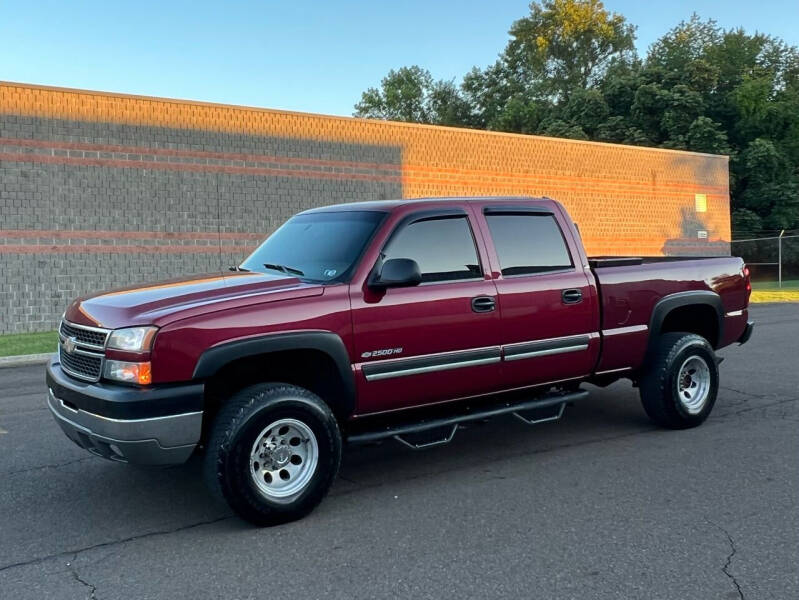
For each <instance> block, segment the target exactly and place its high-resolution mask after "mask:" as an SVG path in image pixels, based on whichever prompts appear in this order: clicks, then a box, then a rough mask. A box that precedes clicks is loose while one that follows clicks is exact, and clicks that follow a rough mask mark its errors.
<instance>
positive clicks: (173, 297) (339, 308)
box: [66, 199, 748, 416]
mask: <svg viewBox="0 0 799 600" xmlns="http://www.w3.org/2000/svg"><path fill="white" fill-rule="evenodd" d="M498 202H500V203H501V204H502V205H503V206H506V205H509V204H511V205H516V204H518V205H519V206H531V205H534V206H539V207H542V208H545V209H547V210H550V211H552V212H553V213H554V216H555V218H556V220H557V222H558V224H559V225H560V227H561V229H562V233H563V236H564V238H565V240H566V243H567V246H568V249H569V252H570V253H571V256H572V260H573V262H574V268H573V269H569V270H564V271H562V272H557V273H539V274H531V275H524V276H514V277H503V276H502V274H501V272H500V268H499V261H498V257H497V254H496V251H495V248H494V245H493V241H492V238H491V234H490V231H489V228H488V225H487V223H486V220H485V217H484V215H483V207H484V206H491V205H496V204H497V203H498ZM359 206H360V207H363V208H359V210H381V211H384V212H388V213H389V214H388V216H387V217H386V218H385V219H384V220H383V222H382V224H381V225H380V227H379V229H378V230H377V233H376V234H375V236H374V237H373V238H372V240H371V242H370V243H369V245H368V247H367V248H366V250H365V251H364V252H363V254H362V256H361V258H360V261H359V263H358V265H357V268H356V269H355V271H354V273H353V275H352V277H351V280H350V281H349V283H336V284H330V285H324V284H311V283H304V282H302V281H301V280H300V279H298V278H296V277H293V276H282V275H267V274H262V273H242V272H231V273H225V274H214V275H208V276H196V277H192V278H187V279H184V280H175V281H170V282H163V283H158V284H153V285H144V286H135V287H130V288H127V289H123V290H117V291H113V292H107V293H102V294H98V295H95V296H91V297H87V298H82V299H78V300H76V301H74V302H73V303H72V304H71V305H70V307H69V308H68V310H67V313H66V318H67V320H69V321H72V322H75V323H79V324H85V325H94V326H99V327H105V328H112V329H114V328H120V327H129V326H134V325H155V326H157V327H159V328H160V329H159V331H158V334H157V335H156V338H155V342H154V346H153V349H152V352H151V353H145V356H146V357H149V358H150V359H151V361H152V373H153V383H156V384H157V383H168V382H180V381H188V380H190V379H191V378H192V376H193V371H194V368H195V365H196V364H197V361H198V359H199V357H200V355H201V354H202V353H203V352H204V351H205V350H207V349H209V348H211V347H214V346H217V345H219V344H222V343H226V342H231V341H234V340H242V339H246V338H251V337H256V336H264V335H269V334H275V333H280V332H288V331H326V332H332V333H335V334H336V335H338V336H339V337H340V338H341V340H342V341H343V342H344V345H345V347H346V349H347V351H348V353H349V358H350V363H351V365H352V369H353V374H354V377H355V382H356V388H357V405H356V410H355V416H359V415H364V414H372V413H377V412H383V411H391V410H396V409H401V408H408V407H412V406H421V405H425V404H432V403H437V402H443V401H448V400H453V399H457V398H465V397H470V396H477V395H483V394H488V393H492V392H497V391H502V390H509V389H516V388H523V387H531V386H537V385H546V384H549V383H553V382H556V381H563V380H580V379H589V378H591V377H595V376H597V374H599V375H601V374H603V373H604V372H608V371H614V372H619V373H624V372H628V373H629V372H634V370H635V369H636V368H638V367H639V366H640V365H641V363H642V361H643V359H644V356H645V352H646V349H647V344H648V341H649V330H648V326H649V324H650V319H651V317H652V313H653V309H654V307H655V304H656V303H657V302H658V301H659V300H660V299H662V298H664V297H665V296H668V295H670V294H674V293H678V292H685V291H689V290H706V291H712V292H715V293H717V294H718V295H719V296H720V298H721V302H722V305H723V309H724V318H723V330H722V331H723V334H722V337H721V339H720V340H718V341H717V343H716V346H717V347H722V346H726V345H728V344H730V343H732V342H734V341H736V340H737V339H739V337H740V336H741V334H742V333H743V331H744V328H745V327H746V322H747V305H748V292H747V290H746V277H745V275H744V272H743V267H744V265H743V262H742V261H741V259H739V258H732V257H721V258H710V259H692V260H679V261H671V260H665V259H664V260H663V261H660V262H645V263H644V264H640V265H632V266H618V267H599V268H597V269H595V270H592V269H591V268H589V266H588V258H587V257H586V255H585V251H584V249H583V247H582V243H581V242H580V239H579V234H578V233H577V230H576V228H575V226H574V225H573V223H572V222H571V220H570V218H569V217H568V215H567V214H566V212H565V210H564V209H563V208H562V207H561V205H560V204H558V203H557V202H554V201H552V200H525V199H499V200H498V199H471V200H466V199H440V200H426V201H402V202H399V201H398V202H385V203H363V204H361V205H359ZM447 207H453V208H458V209H461V210H464V211H466V213H467V215H468V220H469V224H470V226H471V229H472V232H473V235H474V239H475V242H476V244H477V249H478V253H479V258H480V261H481V263H482V279H476V280H470V281H451V282H441V283H436V284H422V285H418V286H415V287H400V288H390V289H387V290H382V291H375V290H373V289H371V288H369V287H368V286H367V280H368V278H369V276H370V273H371V272H372V270H373V268H374V265H375V263H376V261H377V260H378V256H379V253H380V251H381V249H382V248H383V246H384V244H385V243H386V241H387V239H388V238H389V236H390V235H391V233H392V232H393V231H394V229H395V228H396V227H397V226H398V224H399V223H400V222H401V221H403V219H404V218H405V217H407V216H408V215H410V214H412V213H414V212H419V211H424V210H430V209H431V208H435V209H439V208H447ZM329 210H335V207H331V208H330V209H329ZM567 288H568V289H579V290H580V291H581V292H582V298H583V299H582V301H581V302H580V303H578V304H564V303H563V302H562V298H561V292H562V290H564V289H567ZM481 295H487V296H493V297H495V298H496V299H497V310H495V311H493V312H488V313H475V312H473V311H472V309H471V304H470V301H471V299H472V298H473V297H475V296H481ZM727 313H733V314H732V315H729V316H728V315H727ZM586 334H588V335H589V336H590V339H589V341H588V344H587V345H588V347H587V349H585V350H584V351H581V352H570V353H565V354H553V355H548V356H541V357H536V358H534V359H531V360H517V361H506V360H502V361H499V362H495V363H492V364H482V365H478V366H469V367H466V368H458V369H453V370H444V371H437V372H430V373H421V374H414V375H411V376H405V377H402V378H401V379H381V380H372V381H367V379H366V377H365V376H364V373H363V369H362V368H363V366H364V364H367V363H371V362H379V361H381V360H386V358H385V357H380V356H378V357H368V358H363V357H362V355H363V354H364V353H365V352H370V351H373V350H375V349H382V348H402V352H401V358H403V359H404V358H411V357H414V356H421V355H431V354H433V355H434V354H439V353H446V352H453V351H462V350H469V349H474V348H486V347H504V346H505V345H508V344H518V343H522V342H531V341H536V340H551V339H553V338H562V337H567V336H574V335H586ZM109 357H112V358H113V356H111V353H109ZM120 358H130V356H120ZM392 358H394V357H392Z"/></svg>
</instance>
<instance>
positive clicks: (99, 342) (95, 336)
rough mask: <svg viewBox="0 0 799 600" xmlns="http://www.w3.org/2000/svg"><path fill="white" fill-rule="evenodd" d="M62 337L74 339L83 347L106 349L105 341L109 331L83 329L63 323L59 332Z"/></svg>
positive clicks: (95, 328) (93, 328)
mask: <svg viewBox="0 0 799 600" xmlns="http://www.w3.org/2000/svg"><path fill="white" fill-rule="evenodd" d="M59 332H60V333H61V336H62V337H65V338H68V337H74V338H75V341H76V342H77V343H79V344H82V345H87V346H95V347H97V348H105V340H106V338H107V337H108V330H107V329H99V328H97V327H92V328H88V327H83V326H80V325H74V324H72V323H67V322H66V321H61V328H60V330H59Z"/></svg>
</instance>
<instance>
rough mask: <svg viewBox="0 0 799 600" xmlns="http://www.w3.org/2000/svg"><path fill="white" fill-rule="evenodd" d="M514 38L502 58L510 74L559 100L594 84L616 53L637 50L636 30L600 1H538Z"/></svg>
mask: <svg viewBox="0 0 799 600" xmlns="http://www.w3.org/2000/svg"><path fill="white" fill-rule="evenodd" d="M510 36H511V41H510V43H509V44H508V46H507V48H506V49H505V54H504V56H503V60H504V62H505V63H506V64H507V66H508V70H509V72H511V73H513V74H514V76H515V77H517V78H518V79H519V80H520V81H521V82H523V83H525V84H527V85H529V86H531V87H533V88H534V89H535V91H536V92H537V93H536V95H541V96H544V97H550V98H552V99H553V100H556V101H557V100H568V99H569V97H570V96H571V95H572V94H573V93H574V92H575V91H579V90H587V89H588V88H589V87H592V86H593V85H595V84H596V83H597V82H598V81H599V80H601V78H602V75H603V74H604V72H605V69H606V68H607V66H608V65H609V63H610V61H611V60H612V59H613V58H614V57H620V56H624V55H632V53H633V52H634V48H635V46H634V42H635V28H634V27H633V26H632V25H629V24H628V23H627V21H626V20H625V19H624V17H623V16H621V15H619V14H617V13H610V12H608V11H607V10H605V7H604V5H603V4H602V2H601V1H600V0H543V1H542V2H541V3H540V4H539V3H538V2H533V3H532V4H530V14H529V15H528V16H527V17H523V18H521V19H519V20H518V21H516V22H515V23H514V24H513V25H512V26H511V28H510Z"/></svg>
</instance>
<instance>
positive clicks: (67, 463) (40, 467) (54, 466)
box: [0, 456, 96, 477]
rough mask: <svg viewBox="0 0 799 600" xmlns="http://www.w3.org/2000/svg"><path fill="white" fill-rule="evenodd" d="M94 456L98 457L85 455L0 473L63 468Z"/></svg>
mask: <svg viewBox="0 0 799 600" xmlns="http://www.w3.org/2000/svg"><path fill="white" fill-rule="evenodd" d="M93 458H96V457H94V456H83V457H81V458H74V459H72V460H68V461H66V462H61V463H52V464H48V465H38V466H36V467H27V468H25V469H17V470H16V471H7V472H5V473H0V475H3V476H5V477H8V476H9V475H18V474H19V473H29V472H31V471H43V470H45V469H58V468H61V467H66V466H67V465H74V464H75V463H79V462H83V461H86V460H92V459H93Z"/></svg>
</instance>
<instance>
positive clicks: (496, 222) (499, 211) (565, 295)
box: [477, 202, 600, 388]
mask: <svg viewBox="0 0 799 600" xmlns="http://www.w3.org/2000/svg"><path fill="white" fill-rule="evenodd" d="M477 212H478V213H479V214H478V215H477V217H478V219H479V221H480V226H481V230H482V231H483V234H484V236H485V238H486V246H487V250H488V254H489V259H490V261H491V263H492V268H493V276H494V283H495V285H496V286H497V292H498V299H499V306H500V316H501V319H502V321H501V345H502V353H503V362H502V382H503V385H504V386H505V387H506V388H515V387H524V386H530V385H536V384H543V383H549V382H556V381H562V380H568V379H572V378H578V377H583V376H585V375H588V374H589V373H590V372H591V370H592V369H593V366H594V364H595V362H596V359H597V357H598V354H599V343H600V340H599V333H598V328H599V327H598V325H599V314H598V307H597V302H598V300H597V295H596V289H595V285H594V283H593V277H592V276H589V275H590V271H586V270H585V269H584V267H583V265H582V264H581V263H582V256H581V254H582V253H581V252H580V249H579V248H578V246H577V242H576V241H575V240H574V239H572V238H571V235H570V228H567V227H564V226H565V225H566V222H565V219H564V218H563V216H562V215H561V213H560V211H559V210H558V207H557V205H555V204H554V203H542V205H540V206H537V205H534V204H532V203H527V202H526V203H524V204H523V205H517V206H514V205H509V206H508V205H505V206H502V205H492V204H485V205H483V206H482V207H481V209H480V210H478V211H477ZM564 233H565V235H564Z"/></svg>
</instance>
